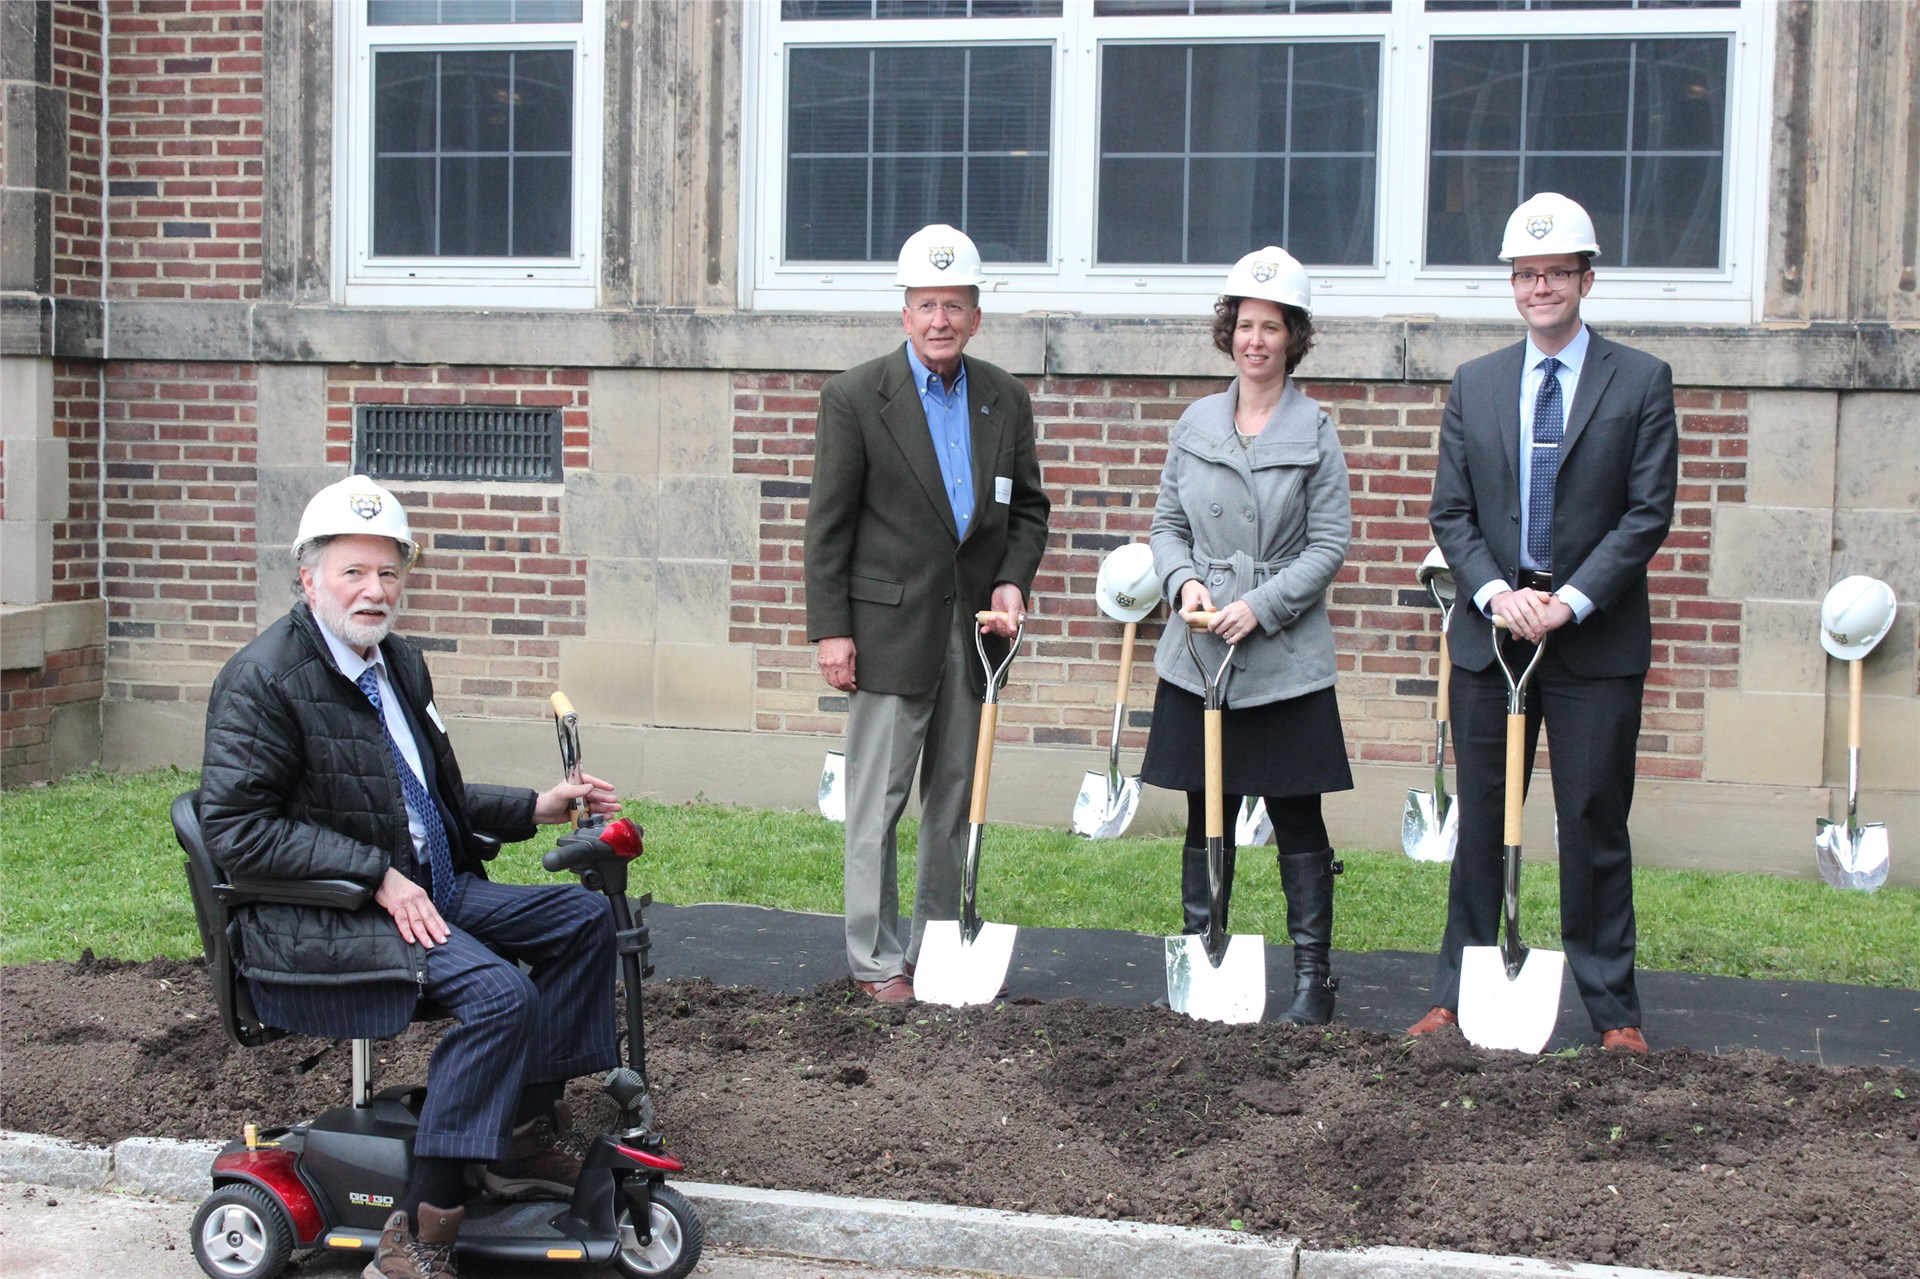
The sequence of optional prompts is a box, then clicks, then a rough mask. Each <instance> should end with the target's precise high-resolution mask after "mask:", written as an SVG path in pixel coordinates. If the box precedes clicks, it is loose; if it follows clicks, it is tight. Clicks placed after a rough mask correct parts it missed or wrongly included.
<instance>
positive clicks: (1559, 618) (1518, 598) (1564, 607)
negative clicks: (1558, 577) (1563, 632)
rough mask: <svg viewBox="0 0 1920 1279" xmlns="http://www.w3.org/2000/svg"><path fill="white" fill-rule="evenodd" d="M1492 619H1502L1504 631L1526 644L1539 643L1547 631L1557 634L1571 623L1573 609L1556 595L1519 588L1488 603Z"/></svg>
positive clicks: (1502, 593)
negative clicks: (1503, 620) (1508, 631)
mask: <svg viewBox="0 0 1920 1279" xmlns="http://www.w3.org/2000/svg"><path fill="white" fill-rule="evenodd" d="M1488 603H1489V604H1490V605H1491V607H1492V609H1493V615H1494V616H1495V617H1503V618H1505V619H1506V621H1507V628H1508V629H1509V630H1511V631H1512V632H1513V633H1514V634H1515V635H1517V636H1519V637H1520V638H1521V639H1523V640H1526V641H1528V642H1529V643H1536V644H1537V643H1539V641H1540V639H1541V638H1542V637H1543V636H1545V635H1546V633H1547V632H1548V631H1557V630H1559V629H1560V628H1561V627H1562V626H1565V625H1566V624H1567V623H1568V622H1571V621H1572V620H1573V609H1572V607H1571V606H1569V605H1568V603H1567V602H1566V601H1565V600H1563V599H1561V598H1560V597H1559V596H1558V595H1550V594H1548V593H1547V592H1545V591H1536V590H1533V589H1531V588H1529V587H1522V588H1521V589H1519V590H1517V591H1502V592H1501V593H1500V594H1498V595H1496V596H1494V597H1493V598H1492V599H1491V600H1489V601H1488Z"/></svg>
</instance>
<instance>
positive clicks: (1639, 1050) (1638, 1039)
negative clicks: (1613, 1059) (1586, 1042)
mask: <svg viewBox="0 0 1920 1279" xmlns="http://www.w3.org/2000/svg"><path fill="white" fill-rule="evenodd" d="M1600 1051H1602V1052H1610V1053H1632V1054H1633V1055H1634V1056H1636V1057H1644V1056H1646V1055H1647V1037H1646V1036H1645V1035H1643V1034H1641V1033H1640V1028H1639V1027H1638V1026H1622V1027H1620V1029H1618V1030H1609V1031H1607V1032H1605V1033H1604V1034H1602V1035H1601V1036H1600Z"/></svg>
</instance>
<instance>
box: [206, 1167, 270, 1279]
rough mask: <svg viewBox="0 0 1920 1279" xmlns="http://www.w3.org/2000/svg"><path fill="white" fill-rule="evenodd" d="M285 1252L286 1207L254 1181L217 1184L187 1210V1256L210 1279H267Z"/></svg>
mask: <svg viewBox="0 0 1920 1279" xmlns="http://www.w3.org/2000/svg"><path fill="white" fill-rule="evenodd" d="M291 1256H293V1227H292V1225H291V1224H289V1222H288V1221H287V1214H286V1210H285V1209H283V1208H282V1207H281V1206H280V1202H279V1200H277V1199H275V1198H274V1197H273V1196H272V1195H270V1194H268V1193H267V1192H266V1191H264V1190H262V1189H260V1188H259V1187H258V1186H251V1185H247V1184H246V1183H244V1182H241V1183H236V1184H234V1185H231V1186H222V1187H221V1188H220V1189H218V1190H216V1191H214V1192H213V1193H212V1194H210V1195H208V1196H207V1197H206V1199H205V1201H204V1202H202V1203H201V1205H200V1211H198V1212H196V1213H194V1214H193V1259H194V1260H195V1261H197V1262H199V1263H200V1268H201V1269H202V1270H204V1271H206V1272H207V1274H208V1275H210V1276H212V1279H270V1277H271V1276H273V1275H277V1274H279V1273H280V1271H281V1270H282V1269H284V1268H285V1267H286V1264H287V1259H288V1258H290V1257H291Z"/></svg>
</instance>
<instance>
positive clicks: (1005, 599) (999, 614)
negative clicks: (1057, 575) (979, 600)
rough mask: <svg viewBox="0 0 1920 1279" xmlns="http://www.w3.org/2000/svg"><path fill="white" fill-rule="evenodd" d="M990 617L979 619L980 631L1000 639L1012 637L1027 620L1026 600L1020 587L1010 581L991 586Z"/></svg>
mask: <svg viewBox="0 0 1920 1279" xmlns="http://www.w3.org/2000/svg"><path fill="white" fill-rule="evenodd" d="M992 614H993V615H992V616H991V617H984V618H982V619H981V621H980V631H981V633H982V634H984V635H998V636H1000V637H1001V638H1002V639H1012V638H1013V636H1014V633H1015V632H1016V631H1018V630H1019V629H1020V626H1021V624H1022V623H1024V622H1025V621H1026V620H1027V601H1026V597H1025V596H1023V595H1021V593H1020V588H1019V587H1017V586H1015V585H1014V584H1013V583H1012V582H1002V583H1000V585H998V586H996V587H994V588H993V609H992Z"/></svg>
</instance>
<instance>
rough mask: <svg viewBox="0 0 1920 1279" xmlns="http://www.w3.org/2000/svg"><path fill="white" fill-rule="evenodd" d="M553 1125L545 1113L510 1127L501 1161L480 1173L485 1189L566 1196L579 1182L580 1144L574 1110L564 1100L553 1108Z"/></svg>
mask: <svg viewBox="0 0 1920 1279" xmlns="http://www.w3.org/2000/svg"><path fill="white" fill-rule="evenodd" d="M553 1110H554V1115H555V1116H556V1117H557V1118H558V1119H559V1120H560V1124H559V1126H555V1124H554V1122H553V1120H551V1119H548V1118H547V1117H546V1116H545V1115H541V1116H538V1117H536V1118H533V1119H529V1120H527V1122H526V1123H524V1124H521V1125H520V1126H519V1127H518V1128H515V1129H514V1130H513V1136H512V1138H511V1139H510V1140H509V1141H508V1143H507V1158H506V1161H505V1162H504V1163H497V1164H489V1165H487V1170H486V1172H485V1173H483V1174H482V1176H481V1180H482V1181H483V1182H484V1183H485V1185H486V1188H487V1193H488V1194H490V1195H494V1196H496V1197H497V1198H500V1199H538V1198H545V1197H552V1198H559V1199H566V1198H569V1197H570V1196H571V1195H572V1194H573V1188H574V1187H575V1186H576V1185H578V1184H579V1182H580V1155H578V1154H575V1153H574V1149H575V1148H576V1147H580V1146H581V1145H583V1143H581V1142H580V1141H579V1139H578V1138H577V1137H576V1136H575V1134H574V1132H573V1122H572V1121H573V1114H572V1112H571V1111H570V1110H569V1109H568V1107H567V1105H566V1103H565V1102H561V1103H560V1104H558V1105H556V1106H555V1107H554V1108H553Z"/></svg>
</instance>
